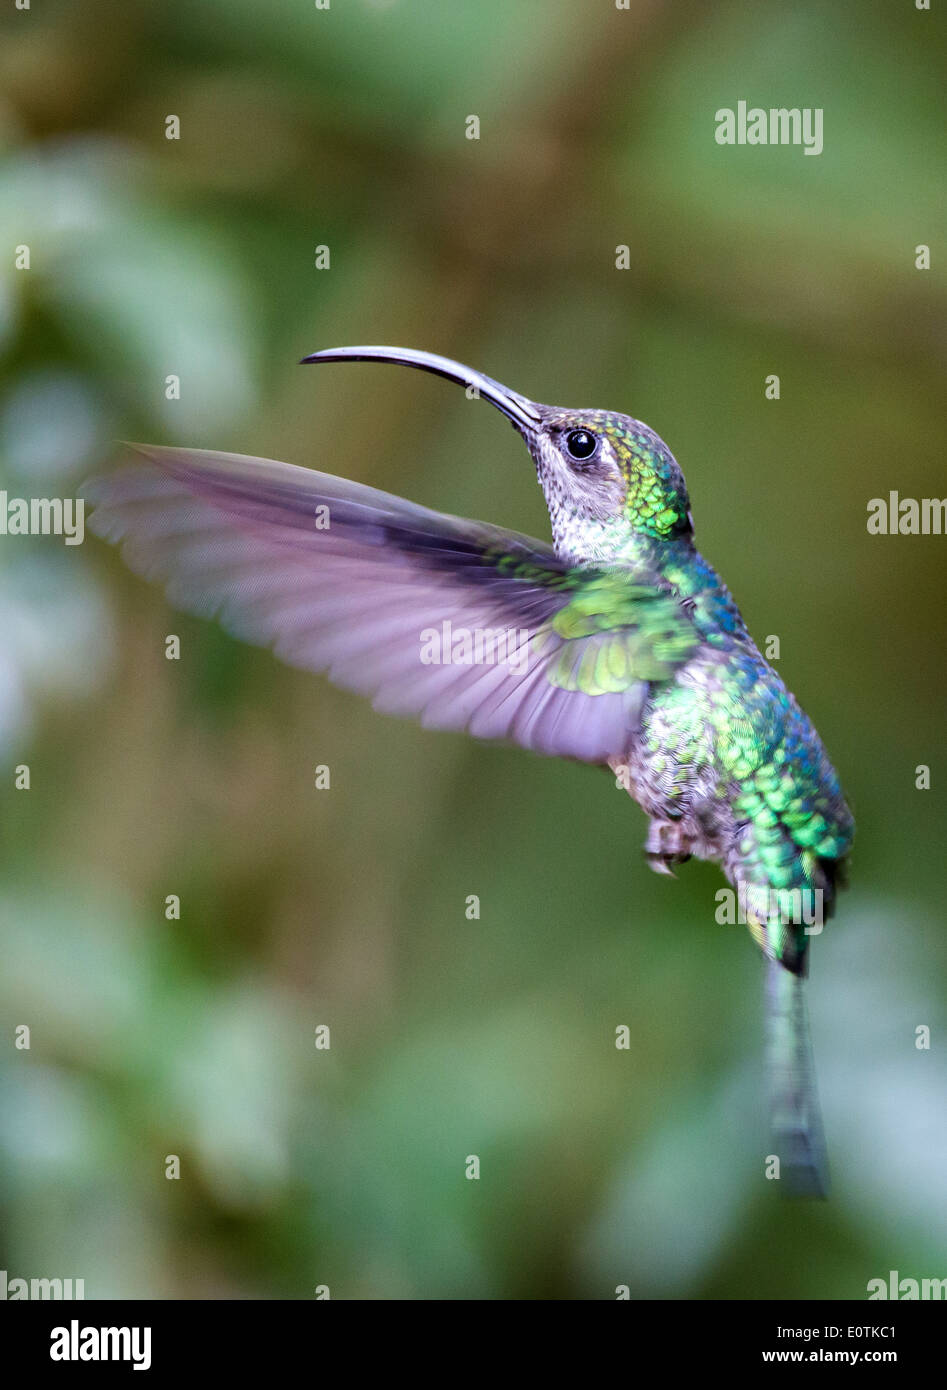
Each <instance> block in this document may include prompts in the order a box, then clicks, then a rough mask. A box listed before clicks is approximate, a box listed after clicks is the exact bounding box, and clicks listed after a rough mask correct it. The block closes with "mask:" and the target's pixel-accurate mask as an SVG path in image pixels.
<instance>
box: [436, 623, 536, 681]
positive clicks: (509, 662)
mask: <svg viewBox="0 0 947 1390" xmlns="http://www.w3.org/2000/svg"><path fill="white" fill-rule="evenodd" d="M420 637H421V665H422V666H509V668H510V670H512V671H516V672H517V674H519V675H522V673H523V672H524V671H525V670H526V667H527V662H528V660H529V639H530V631H529V628H525V627H522V628H500V627H474V628H470V627H454V625H453V623H451V621H450V619H449V618H447V619H445V620H444V622H442V623H441V625H440V627H425V628H422V629H421V634H420Z"/></svg>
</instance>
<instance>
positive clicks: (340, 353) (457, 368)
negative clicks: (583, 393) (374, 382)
mask: <svg viewBox="0 0 947 1390" xmlns="http://www.w3.org/2000/svg"><path fill="white" fill-rule="evenodd" d="M302 361H303V362H397V363H398V364H399V365H400V366H402V367H418V368H420V370H421V371H422V372H433V373H434V375H435V376H443V377H446V378H447V380H448V381H456V382H457V383H458V385H460V386H466V387H471V386H472V387H474V388H475V390H476V391H477V394H478V395H479V396H482V397H483V399H484V400H485V401H489V402H490V404H491V405H495V406H496V408H497V410H502V411H503V414H504V415H505V416H506V417H507V419H509V420H512V421H513V424H514V425H515V426H516V427H517V429H519V430H522V431H523V432H524V433H525V434H531V433H532V432H533V431H534V430H535V429H536V428H537V426H538V425H539V423H540V414H539V411H538V410H537V408H536V406H535V404H534V403H533V402H532V401H531V400H529V399H528V398H527V397H526V396H521V395H520V394H519V392H518V391H511V390H510V389H509V387H508V386H503V385H501V383H500V382H499V381H494V380H493V378H492V377H489V376H484V375H483V373H482V372H475V371H473V370H472V369H471V368H470V367H465V366H464V365H463V364H462V363H460V362H453V361H452V360H451V359H450V358H449V357H438V355H437V353H434V352H418V351H417V350H416V349H414V348H398V347H342V348H326V349H325V351H324V352H313V353H310V355H309V356H308V357H304V358H302Z"/></svg>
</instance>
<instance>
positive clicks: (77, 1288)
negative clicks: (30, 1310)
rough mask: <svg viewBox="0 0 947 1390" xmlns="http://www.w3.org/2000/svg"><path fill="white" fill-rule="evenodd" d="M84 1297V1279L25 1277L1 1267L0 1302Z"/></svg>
mask: <svg viewBox="0 0 947 1390" xmlns="http://www.w3.org/2000/svg"><path fill="white" fill-rule="evenodd" d="M84 1298H85V1280H84V1279H24V1278H21V1277H20V1276H19V1275H12V1276H11V1275H9V1274H8V1273H7V1271H6V1270H5V1269H0V1303H5V1302H7V1301H8V1300H9V1302H11V1303H16V1302H18V1301H20V1300H24V1299H34V1300H36V1301H37V1302H42V1301H45V1300H46V1299H52V1300H53V1301H58V1300H60V1299H64V1300H69V1301H71V1300H73V1299H84Z"/></svg>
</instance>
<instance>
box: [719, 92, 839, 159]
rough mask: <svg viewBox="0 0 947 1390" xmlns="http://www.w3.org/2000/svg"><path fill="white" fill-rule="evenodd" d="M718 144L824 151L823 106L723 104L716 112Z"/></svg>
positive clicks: (815, 152)
mask: <svg viewBox="0 0 947 1390" xmlns="http://www.w3.org/2000/svg"><path fill="white" fill-rule="evenodd" d="M714 120H715V121H716V122H717V129H716V131H715V132H714V139H715V140H716V142H717V144H718V145H802V146H803V151H802V152H803V154H821V153H822V107H821V106H803V107H802V108H800V107H798V106H789V107H787V106H771V107H769V108H768V109H766V108H764V107H762V106H750V107H748V106H747V104H746V102H745V101H738V102H737V107H736V110H735V111H734V110H733V109H732V108H731V107H729V106H722V107H721V108H720V110H719V111H717V112H715V113H714Z"/></svg>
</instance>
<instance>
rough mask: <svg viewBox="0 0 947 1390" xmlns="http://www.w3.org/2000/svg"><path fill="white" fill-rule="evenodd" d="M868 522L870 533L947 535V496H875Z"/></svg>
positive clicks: (872, 500)
mask: <svg viewBox="0 0 947 1390" xmlns="http://www.w3.org/2000/svg"><path fill="white" fill-rule="evenodd" d="M866 525H867V527H868V534H869V535H870V536H947V497H920V498H919V497H902V496H901V494H900V493H899V492H889V493H888V496H887V497H872V498H871V500H870V501H869V503H868V520H867V522H866Z"/></svg>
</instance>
